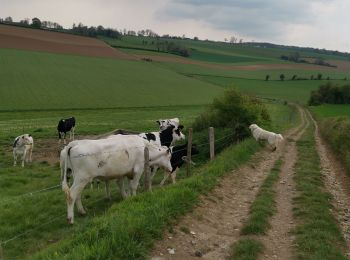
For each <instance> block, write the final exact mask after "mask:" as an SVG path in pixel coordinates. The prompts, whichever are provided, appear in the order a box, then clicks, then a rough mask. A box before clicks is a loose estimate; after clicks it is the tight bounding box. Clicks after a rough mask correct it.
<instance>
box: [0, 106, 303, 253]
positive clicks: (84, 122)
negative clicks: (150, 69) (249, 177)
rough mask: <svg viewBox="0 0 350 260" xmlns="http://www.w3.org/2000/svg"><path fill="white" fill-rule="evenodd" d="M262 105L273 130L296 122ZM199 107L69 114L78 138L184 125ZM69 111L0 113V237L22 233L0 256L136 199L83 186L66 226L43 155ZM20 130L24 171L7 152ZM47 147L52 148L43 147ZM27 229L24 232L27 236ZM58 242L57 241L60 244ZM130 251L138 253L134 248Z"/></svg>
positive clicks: (52, 170) (201, 137)
mask: <svg viewBox="0 0 350 260" xmlns="http://www.w3.org/2000/svg"><path fill="white" fill-rule="evenodd" d="M267 107H268V110H269V112H270V114H271V117H272V123H271V126H270V128H271V129H274V130H275V131H283V130H284V129H287V128H289V127H290V126H291V125H292V124H294V123H295V120H297V118H296V117H295V115H296V114H295V112H294V111H293V110H291V108H290V107H289V106H285V105H282V104H278V103H270V104H267ZM203 109H204V107H203V106H187V107H186V106H182V107H158V108H143V109H142V110H141V111H140V110H139V109H137V108H124V109H95V110H76V111H73V113H74V115H75V117H76V118H77V129H76V135H77V138H82V137H85V136H87V135H89V137H93V136H94V135H98V134H102V133H106V132H110V131H111V130H114V129H116V128H126V129H133V130H140V131H142V130H157V125H156V123H155V120H157V119H160V118H171V117H175V116H178V117H179V118H180V119H181V123H183V124H184V125H185V126H189V125H190V124H191V122H192V121H193V119H194V118H195V117H196V115H198V114H199V113H200V112H201V111H202V110H203ZM69 115H71V114H70V113H68V112H67V111H28V112H2V113H0V124H1V126H2V127H1V133H0V136H1V147H2V149H1V159H0V167H1V171H0V187H1V189H0V194H1V199H0V205H1V208H2V209H3V210H2V211H1V212H0V221H1V225H0V226H1V227H2V228H1V230H0V234H1V241H5V240H8V239H11V238H12V237H15V236H17V235H19V234H22V235H21V236H20V237H18V238H16V239H14V240H13V241H10V242H8V243H7V244H6V245H3V250H4V255H5V256H6V258H7V259H8V258H9V259H12V258H15V257H19V258H25V257H31V255H33V254H34V253H36V252H38V251H40V250H42V249H44V248H46V247H48V246H49V245H51V244H56V243H57V242H58V241H61V242H62V243H63V244H65V243H66V242H65V241H68V240H70V239H73V238H74V237H75V235H74V234H78V233H81V232H83V230H91V231H92V230H94V229H95V228H97V226H96V225H97V222H96V219H97V218H98V219H99V220H98V221H101V220H103V219H104V216H105V215H110V214H112V215H113V214H119V213H118V212H119V211H120V207H124V206H123V205H127V204H129V203H135V202H136V201H138V200H139V199H137V198H135V199H132V200H130V201H129V200H128V201H125V202H124V203H123V204H121V205H120V206H118V202H120V201H121V196H120V195H119V192H118V191H117V190H116V185H115V184H114V185H113V184H112V185H111V186H112V202H110V201H108V200H106V199H105V194H104V187H103V185H101V187H100V189H96V188H95V189H94V190H90V188H87V189H86V190H85V191H84V193H83V200H84V204H86V205H87V210H88V215H87V216H86V217H84V218H81V217H77V221H76V224H75V225H74V227H69V226H68V225H67V224H66V219H65V218H66V217H65V215H66V205H65V201H64V194H63V192H62V191H61V189H60V187H57V185H59V184H60V183H59V178H60V177H59V176H60V173H59V167H58V165H57V163H51V162H52V161H50V163H49V162H48V160H47V158H46V157H50V156H54V157H55V156H56V160H57V152H58V150H59V146H58V144H57V137H56V135H57V134H56V130H55V128H56V124H57V118H60V117H61V116H62V117H65V116H69ZM23 131H24V132H30V133H32V135H33V136H34V139H35V140H34V142H35V147H34V154H33V158H34V163H33V164H32V165H29V166H26V167H25V168H24V169H22V168H21V167H13V166H12V156H11V144H12V141H13V138H14V137H15V136H17V135H18V134H19V133H22V132H23ZM229 133H230V132H228V131H227V129H226V130H224V129H223V130H220V129H216V132H215V134H216V138H217V139H219V138H222V137H224V136H226V135H227V134H229ZM185 134H186V132H185ZM226 140H227V139H226ZM226 140H225V141H226ZM194 142H197V143H199V144H202V143H205V142H207V133H206V132H204V133H194ZM47 145H50V146H51V147H49V148H47V147H46V148H45V146H47ZM250 145H253V144H250ZM225 147H227V144H225V143H224V144H221V143H218V145H217V152H220V151H222V150H223V148H225ZM253 147H255V146H253ZM256 148H257V147H255V148H254V149H253V148H250V149H253V150H246V151H245V153H247V155H246V156H248V155H249V154H251V152H252V151H255V149H256ZM42 149H45V150H44V151H45V152H46V153H51V155H49V154H47V155H46V157H45V156H43V155H42V151H41V150H42ZM237 149H238V148H237ZM237 149H236V150H237ZM238 151H239V150H237V151H236V153H237V152H238ZM200 152H201V154H200V156H198V157H194V161H195V162H196V163H197V166H196V167H195V169H194V170H195V172H197V174H200V172H202V171H203V169H205V168H206V167H207V164H206V160H207V158H208V147H202V148H201V150H200ZM38 155H40V158H38ZM227 156H231V155H230V152H228V154H227ZM230 161H231V160H230ZM222 163H224V161H221V162H220V161H219V162H218V163H217V166H215V167H222V166H221V164H222ZM232 163H233V165H236V164H237V163H239V161H233V162H232ZM232 163H229V162H227V167H232ZM220 172H221V171H220ZM162 177H163V176H162V174H161V173H158V174H157V176H156V178H155V180H154V182H155V183H156V184H157V183H159V182H160V180H161V179H162ZM178 177H179V180H181V179H184V178H185V171H184V169H182V170H181V171H180V173H179V174H178ZM214 180H216V178H214V179H213V181H214ZM215 182H216V181H215ZM180 183H181V182H180ZM195 183H197V181H195ZM51 187H52V189H49V190H45V191H41V192H38V193H32V192H33V191H40V190H42V189H45V188H51ZM159 192H163V191H159ZM174 192H175V193H174ZM177 192H179V191H177V188H173V189H172V191H169V193H171V194H178V193H177ZM186 192H187V191H186ZM31 193H32V194H31ZM23 194H24V195H23ZM157 194H158V193H157ZM186 194H187V193H186ZM145 196H152V197H153V199H152V200H155V201H157V196H160V195H145ZM166 196H168V195H166ZM169 196H170V195H169ZM171 196H173V195H171ZM176 196H178V195H176ZM176 196H175V197H176ZM186 196H187V195H186ZM189 196H191V197H193V200H191V201H190V202H189V203H190V204H192V203H195V202H196V201H197V199H196V196H198V194H197V193H196V192H193V191H192V192H191V193H190V195H189ZM132 201H135V202H132ZM34 205H35V206H34ZM112 206H113V207H112ZM111 207H112V208H111ZM174 207H175V208H174V211H173V212H172V213H171V214H179V213H180V212H182V210H185V209H186V210H188V207H189V205H187V206H186V205H182V206H180V205H179V206H175V205H174ZM179 207H180V208H182V207H184V209H181V210H180V208H179ZM179 210H180V211H179ZM175 212H176V213H175ZM120 214H121V213H120ZM162 221H164V220H162ZM161 223H162V222H159V223H158V224H156V223H155V225H161V226H162V225H163V224H161ZM160 230H161V229H160ZM27 231H29V232H28V233H27V234H26V232H27ZM128 232H129V231H128ZM157 232H159V231H157ZM34 238H35V239H34ZM67 239H68V240H67ZM153 239H154V238H152V239H151V241H153ZM61 242H60V245H63V244H61ZM129 246H131V245H129ZM126 248H128V247H126ZM135 250H136V249H135ZM143 250H144V249H143ZM126 251H127V250H126ZM135 252H136V253H137V252H138V251H135ZM141 252H143V251H141ZM124 254H125V253H124ZM124 256H125V255H124Z"/></svg>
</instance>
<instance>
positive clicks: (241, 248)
mask: <svg viewBox="0 0 350 260" xmlns="http://www.w3.org/2000/svg"><path fill="white" fill-rule="evenodd" d="M263 249H264V245H263V244H262V243H261V242H260V241H258V240H256V239H251V238H244V239H241V240H239V241H238V243H237V244H236V245H235V247H234V248H233V251H232V255H231V259H235V260H254V259H258V255H259V254H260V253H261V252H262V251H263Z"/></svg>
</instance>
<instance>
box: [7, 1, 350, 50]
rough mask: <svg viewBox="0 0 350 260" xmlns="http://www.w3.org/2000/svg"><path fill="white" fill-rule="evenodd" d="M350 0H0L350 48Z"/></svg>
mask: <svg viewBox="0 0 350 260" xmlns="http://www.w3.org/2000/svg"><path fill="white" fill-rule="evenodd" d="M349 14H350V0H0V17H1V18H5V17H7V16H11V17H12V18H13V19H14V21H19V20H21V19H23V18H33V17H38V18H40V19H41V20H49V21H53V22H57V23H59V24H61V25H62V26H63V27H66V28H70V27H72V25H73V23H78V22H82V23H83V24H84V25H88V26H97V25H103V26H104V27H111V28H116V29H124V28H126V29H131V30H135V31H137V30H141V29H152V30H153V31H155V32H157V33H158V34H161V35H162V34H170V35H179V36H182V35H183V34H185V35H186V36H187V37H194V36H197V37H199V38H200V39H211V40H220V41H223V40H224V38H227V39H229V38H230V37H231V36H232V35H234V36H235V37H237V38H242V39H243V40H244V41H265V42H272V43H277V44H286V45H296V46H306V47H317V48H326V49H332V50H339V51H347V52H350V33H349V32H348V28H350V18H349V17H348V16H349Z"/></svg>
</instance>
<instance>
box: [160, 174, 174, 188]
mask: <svg viewBox="0 0 350 260" xmlns="http://www.w3.org/2000/svg"><path fill="white" fill-rule="evenodd" d="M169 175H171V173H170V172H168V171H164V178H163V180H162V181H161V182H160V186H163V185H164V183H165V181H166V180H167V179H168V177H169Z"/></svg>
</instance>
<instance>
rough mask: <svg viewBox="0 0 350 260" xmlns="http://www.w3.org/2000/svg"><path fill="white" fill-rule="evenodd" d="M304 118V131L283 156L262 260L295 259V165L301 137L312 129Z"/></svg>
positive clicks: (264, 240)
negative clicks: (298, 142) (307, 130)
mask: <svg viewBox="0 0 350 260" xmlns="http://www.w3.org/2000/svg"><path fill="white" fill-rule="evenodd" d="M301 114H302V127H301V129H300V131H297V132H295V133H294V134H293V135H292V136H291V138H288V139H287V144H286V148H285V149H286V152H285V153H284V155H283V165H282V167H281V171H280V175H279V176H280V179H279V181H278V182H277V183H276V185H275V187H274V190H275V191H276V208H277V211H276V213H275V214H274V215H273V216H272V218H271V220H270V224H271V228H270V229H269V231H268V232H267V234H266V235H265V236H262V237H260V240H261V241H262V242H263V244H264V246H265V249H264V252H263V255H262V256H261V258H262V259H293V252H292V246H293V240H294V236H293V235H291V233H290V232H291V231H292V229H293V228H294V227H295V224H294V220H293V205H292V201H293V197H295V195H296V188H295V183H294V180H293V176H294V165H295V163H296V161H297V147H296V143H295V142H296V141H297V140H298V139H299V138H300V137H301V136H302V134H303V133H304V131H305V129H306V128H307V127H308V125H309V121H308V119H307V118H306V115H305V112H304V111H301Z"/></svg>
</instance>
